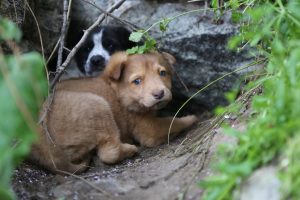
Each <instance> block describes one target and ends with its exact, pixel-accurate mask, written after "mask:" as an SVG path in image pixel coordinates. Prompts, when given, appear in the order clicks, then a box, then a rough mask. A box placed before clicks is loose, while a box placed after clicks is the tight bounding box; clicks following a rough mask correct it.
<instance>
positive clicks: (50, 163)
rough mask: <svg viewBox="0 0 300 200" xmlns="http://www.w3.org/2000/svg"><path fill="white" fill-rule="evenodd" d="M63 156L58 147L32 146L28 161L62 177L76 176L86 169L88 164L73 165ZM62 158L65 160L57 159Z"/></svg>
mask: <svg viewBox="0 0 300 200" xmlns="http://www.w3.org/2000/svg"><path fill="white" fill-rule="evenodd" d="M63 155H64V152H63V151H62V150H61V149H60V148H59V147H58V146H54V145H47V146H41V145H40V144H34V145H33V146H32V149H31V153H30V156H29V158H28V161H29V162H31V163H33V164H35V165H39V166H41V167H42V168H44V169H46V170H48V171H50V172H52V173H58V174H62V175H66V174H70V173H71V174H77V173H81V172H83V171H85V170H86V169H87V165H88V163H80V164H73V163H71V162H70V161H69V160H68V158H67V156H65V157H64V156H63ZM62 157H64V158H65V159H64V160H61V159H58V158H62Z"/></svg>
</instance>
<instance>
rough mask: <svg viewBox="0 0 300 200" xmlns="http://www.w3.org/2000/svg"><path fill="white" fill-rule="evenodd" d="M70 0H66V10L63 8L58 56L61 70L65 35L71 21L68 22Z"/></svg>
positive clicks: (58, 64) (58, 65) (58, 66)
mask: <svg viewBox="0 0 300 200" xmlns="http://www.w3.org/2000/svg"><path fill="white" fill-rule="evenodd" d="M67 13H68V0H64V10H63V25H62V28H61V35H60V45H59V49H58V56H57V70H61V69H60V67H61V63H62V58H63V50H64V46H65V36H66V34H67V31H68V27H69V23H68V17H67V15H68V14H67Z"/></svg>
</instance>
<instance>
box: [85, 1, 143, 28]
mask: <svg viewBox="0 0 300 200" xmlns="http://www.w3.org/2000/svg"><path fill="white" fill-rule="evenodd" d="M81 1H84V2H86V3H88V4H90V5H92V6H94V7H95V8H97V9H98V10H99V11H100V12H102V13H103V14H106V15H108V16H110V17H111V18H113V19H115V20H117V21H119V22H121V23H122V24H125V25H127V26H129V27H130V28H131V29H132V30H133V31H137V30H139V29H141V28H139V27H138V26H136V25H134V24H132V23H130V22H128V21H126V20H122V19H120V18H119V17H117V16H115V15H113V14H111V13H109V12H107V11H106V10H104V9H102V8H100V7H99V6H97V5H96V4H95V3H94V2H91V1H89V0H81Z"/></svg>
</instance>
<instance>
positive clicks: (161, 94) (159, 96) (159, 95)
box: [152, 90, 165, 100]
mask: <svg viewBox="0 0 300 200" xmlns="http://www.w3.org/2000/svg"><path fill="white" fill-rule="evenodd" d="M152 95H153V97H154V98H155V99H157V100H160V99H162V98H163V97H164V95H165V92H164V90H160V91H157V92H153V93H152Z"/></svg>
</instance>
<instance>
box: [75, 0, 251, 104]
mask: <svg viewBox="0 0 300 200" xmlns="http://www.w3.org/2000/svg"><path fill="white" fill-rule="evenodd" d="M75 2H76V1H75ZM78 2H80V0H78ZM109 2H110V4H113V3H114V2H115V0H113V1H109ZM158 2H160V3H158ZM161 2H162V3H161ZM165 2H166V1H145V0H134V1H133V0H132V1H127V2H126V5H122V6H121V8H120V9H118V10H117V11H115V12H114V14H115V15H117V16H119V17H120V18H121V19H123V20H127V21H129V22H131V23H133V24H135V25H137V26H138V27H142V28H144V29H146V28H148V27H149V26H151V25H152V24H153V23H155V22H157V21H159V20H161V19H163V18H166V17H171V16H175V15H177V14H180V13H183V12H186V11H190V10H194V9H199V8H203V7H201V6H200V5H199V4H195V3H174V1H171V2H172V3H165ZM177 2H178V1H177ZM97 3H98V4H99V5H102V6H103V7H102V8H105V9H106V8H107V7H109V3H107V1H102V0H98V1H97ZM82 4H84V3H82ZM87 6H88V5H85V7H87ZM94 10H95V9H94ZM74 12H76V11H75V9H74ZM89 12H90V13H91V14H89V13H79V12H76V13H75V14H74V16H76V17H77V18H83V15H86V17H85V18H86V19H87V18H88V19H94V20H95V19H96V18H97V16H98V15H99V13H98V14H97V15H95V14H94V11H93V12H92V11H89ZM203 14H204V13H203V12H201V11H199V12H196V13H190V14H188V15H185V16H182V17H179V18H176V19H175V20H173V21H172V22H171V23H170V24H169V26H168V30H167V31H166V33H164V34H162V33H161V32H160V31H159V28H158V26H156V27H155V28H153V29H152V30H151V31H150V34H151V35H152V36H154V37H155V38H156V39H157V40H158V42H159V44H160V45H159V46H160V48H161V49H162V50H164V51H166V52H169V53H171V54H173V55H174V56H175V57H176V59H177V64H176V65H175V68H176V71H177V72H178V74H179V76H180V77H181V79H183V81H184V83H185V84H186V85H187V87H188V88H189V91H188V92H187V91H185V89H184V87H183V86H182V85H181V84H180V82H179V81H178V79H175V84H174V96H175V97H177V99H182V100H186V99H187V98H188V97H190V96H191V95H193V94H194V93H195V92H196V91H198V90H199V89H201V88H203V87H204V86H206V85H207V84H209V83H211V82H212V81H214V80H215V79H217V78H219V77H221V76H223V75H224V74H226V73H228V72H232V71H234V70H236V69H237V68H239V67H241V66H245V65H246V64H248V63H249V62H251V61H252V58H251V57H250V56H249V55H248V53H247V51H243V52H241V53H235V52H233V51H230V50H228V49H227V42H228V40H229V38H230V37H231V36H233V35H235V34H237V33H238V27H237V26H236V25H234V24H232V23H231V21H230V17H231V16H230V13H225V14H224V16H223V17H222V19H221V20H220V21H221V22H222V23H220V24H216V23H214V22H213V21H214V20H213V19H214V15H213V12H207V13H206V15H205V17H203ZM107 23H117V22H116V21H114V20H109V21H107ZM244 73H245V71H243V73H233V74H232V75H230V76H228V77H226V78H224V79H222V80H221V81H219V82H217V83H215V84H214V85H212V86H211V87H209V88H207V89H206V90H205V91H203V92H201V93H200V94H199V95H197V96H196V97H195V100H194V101H193V102H194V103H195V102H196V104H198V105H201V106H204V107H205V108H208V109H212V108H214V107H215V106H217V105H224V104H226V103H227V102H226V100H225V98H224V93H225V92H227V91H229V90H230V89H231V88H232V87H233V86H235V85H236V83H237V82H238V81H239V80H240V79H241V77H242V76H243V74H244Z"/></svg>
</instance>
